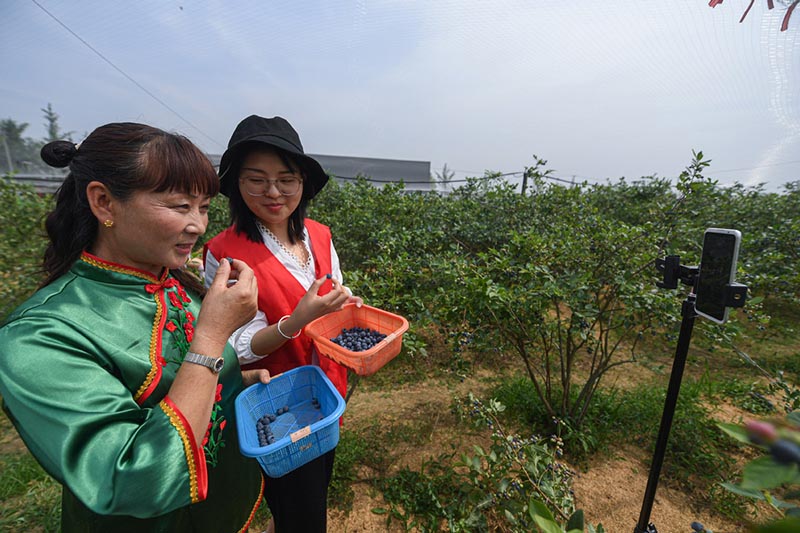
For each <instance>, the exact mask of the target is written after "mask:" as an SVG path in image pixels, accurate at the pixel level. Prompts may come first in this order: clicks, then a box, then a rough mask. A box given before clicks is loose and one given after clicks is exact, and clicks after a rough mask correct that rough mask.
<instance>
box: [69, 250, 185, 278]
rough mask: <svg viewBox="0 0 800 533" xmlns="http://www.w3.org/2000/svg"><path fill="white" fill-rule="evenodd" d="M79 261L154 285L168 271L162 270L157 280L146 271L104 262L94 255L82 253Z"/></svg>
mask: <svg viewBox="0 0 800 533" xmlns="http://www.w3.org/2000/svg"><path fill="white" fill-rule="evenodd" d="M81 260H82V261H84V262H86V263H89V264H90V265H92V266H96V267H97V268H102V269H104V270H111V271H113V272H120V273H122V274H128V275H131V276H136V277H137V278H144V279H146V280H148V281H152V282H154V283H158V282H159V281H163V280H164V279H165V278H166V277H167V274H169V271H168V270H167V269H164V272H163V273H162V274H161V277H160V278H157V277H155V276H154V275H152V274H151V273H150V272H148V271H146V270H141V269H139V268H133V267H129V266H125V265H122V264H120V263H114V262H112V261H106V260H105V259H100V258H99V257H97V256H96V255H92V254H90V253H89V252H82V253H81Z"/></svg>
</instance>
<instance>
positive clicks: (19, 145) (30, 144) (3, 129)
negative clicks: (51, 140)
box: [0, 118, 41, 172]
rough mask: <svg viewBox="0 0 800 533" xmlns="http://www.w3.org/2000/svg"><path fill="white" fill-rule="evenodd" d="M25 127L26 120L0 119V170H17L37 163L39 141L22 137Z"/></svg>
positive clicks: (26, 126) (25, 168) (26, 168)
mask: <svg viewBox="0 0 800 533" xmlns="http://www.w3.org/2000/svg"><path fill="white" fill-rule="evenodd" d="M27 128H28V123H27V122H17V121H15V120H12V119H10V118H8V119H4V120H0V143H2V145H3V155H2V157H0V171H2V172H19V171H25V170H30V167H31V166H36V165H37V162H38V161H39V150H40V149H41V143H39V142H37V141H35V140H33V139H31V138H29V137H23V133H25V130H26V129H27Z"/></svg>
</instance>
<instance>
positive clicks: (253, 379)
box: [242, 368, 271, 387]
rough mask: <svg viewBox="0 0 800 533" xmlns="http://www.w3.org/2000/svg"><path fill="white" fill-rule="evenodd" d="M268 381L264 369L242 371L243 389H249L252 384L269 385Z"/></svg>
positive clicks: (267, 374) (268, 378)
mask: <svg viewBox="0 0 800 533" xmlns="http://www.w3.org/2000/svg"><path fill="white" fill-rule="evenodd" d="M270 379H271V378H270V375H269V370H267V369H266V368H260V369H258V370H242V383H244V386H245V387H249V386H250V385H253V384H254V383H269V380H270Z"/></svg>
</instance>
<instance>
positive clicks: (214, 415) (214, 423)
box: [203, 383, 228, 467]
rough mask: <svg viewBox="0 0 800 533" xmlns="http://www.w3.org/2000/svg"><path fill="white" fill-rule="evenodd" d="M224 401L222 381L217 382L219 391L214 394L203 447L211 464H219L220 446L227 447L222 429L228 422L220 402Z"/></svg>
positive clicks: (207, 461)
mask: <svg viewBox="0 0 800 533" xmlns="http://www.w3.org/2000/svg"><path fill="white" fill-rule="evenodd" d="M221 401H222V383H218V384H217V391H216V393H215V395H214V407H213V408H212V409H211V421H210V422H209V423H208V429H207V430H206V435H205V437H204V438H203V448H204V449H205V452H206V463H208V465H209V466H212V467H213V466H217V453H219V449H220V448H224V447H225V441H224V440H223V439H222V430H224V429H225V426H226V425H227V424H228V421H227V420H225V417H224V416H223V415H222V407H221V406H220V405H219V402H221Z"/></svg>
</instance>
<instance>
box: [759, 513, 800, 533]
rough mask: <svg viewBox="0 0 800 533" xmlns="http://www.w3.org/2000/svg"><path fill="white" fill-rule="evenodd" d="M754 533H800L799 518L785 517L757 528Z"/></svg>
mask: <svg viewBox="0 0 800 533" xmlns="http://www.w3.org/2000/svg"><path fill="white" fill-rule="evenodd" d="M754 531H755V533H796V532H797V531H800V518H796V517H787V518H783V519H781V520H778V521H777V522H771V523H769V524H766V525H763V526H757V527H756V528H755V530H754Z"/></svg>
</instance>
